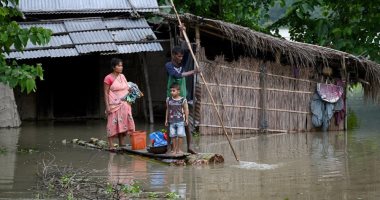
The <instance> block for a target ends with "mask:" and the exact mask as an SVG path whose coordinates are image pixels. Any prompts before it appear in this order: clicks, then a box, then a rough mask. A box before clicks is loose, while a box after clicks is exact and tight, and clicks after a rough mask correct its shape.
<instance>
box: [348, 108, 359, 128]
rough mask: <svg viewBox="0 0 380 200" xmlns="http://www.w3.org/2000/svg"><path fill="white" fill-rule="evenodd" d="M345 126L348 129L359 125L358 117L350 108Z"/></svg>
mask: <svg viewBox="0 0 380 200" xmlns="http://www.w3.org/2000/svg"><path fill="white" fill-rule="evenodd" d="M347 126H348V127H347V128H348V130H349V131H352V130H355V129H358V128H359V127H360V124H359V118H358V116H357V115H356V113H355V112H354V111H353V110H352V109H348V118H347Z"/></svg>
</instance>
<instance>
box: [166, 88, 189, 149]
mask: <svg viewBox="0 0 380 200" xmlns="http://www.w3.org/2000/svg"><path fill="white" fill-rule="evenodd" d="M179 94H180V87H179V85H178V84H177V83H173V84H172V85H171V86H170V95H171V97H168V98H167V99H166V117H165V126H168V124H170V127H169V134H170V138H171V140H172V141H173V148H172V150H171V153H172V154H183V152H182V151H181V149H182V138H183V137H185V136H186V133H185V124H186V125H188V123H189V121H188V117H189V109H188V107H187V101H186V98H185V97H181V96H180V95H179Z"/></svg>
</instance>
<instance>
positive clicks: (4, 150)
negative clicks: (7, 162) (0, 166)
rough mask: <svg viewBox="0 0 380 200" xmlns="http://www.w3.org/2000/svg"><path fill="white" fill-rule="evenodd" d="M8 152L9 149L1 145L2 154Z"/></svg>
mask: <svg viewBox="0 0 380 200" xmlns="http://www.w3.org/2000/svg"><path fill="white" fill-rule="evenodd" d="M6 153H7V149H6V148H5V147H0V155H1V154H6Z"/></svg>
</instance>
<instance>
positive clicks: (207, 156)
mask: <svg viewBox="0 0 380 200" xmlns="http://www.w3.org/2000/svg"><path fill="white" fill-rule="evenodd" d="M63 143H67V141H66V140H64V141H63ZM71 143H73V144H77V145H80V146H85V147H89V148H94V149H100V150H105V151H110V150H109V149H108V143H107V142H106V141H104V140H100V139H98V138H90V140H89V141H85V140H80V139H73V140H72V141H71ZM112 152H115V153H128V154H133V155H139V156H143V157H146V158H150V159H155V160H159V161H161V162H164V163H168V164H171V165H178V166H183V165H208V164H217V163H223V162H224V158H223V156H222V155H219V154H215V153H197V154H189V153H184V154H180V155H172V154H154V153H150V152H148V151H147V150H146V149H142V150H132V148H131V146H126V147H117V148H116V149H115V150H114V151H113V150H112Z"/></svg>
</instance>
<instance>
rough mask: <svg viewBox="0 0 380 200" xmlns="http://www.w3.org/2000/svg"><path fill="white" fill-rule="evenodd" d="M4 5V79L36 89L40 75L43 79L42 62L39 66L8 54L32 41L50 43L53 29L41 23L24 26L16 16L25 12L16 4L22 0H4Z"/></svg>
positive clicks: (0, 75) (0, 29) (0, 48)
mask: <svg viewBox="0 0 380 200" xmlns="http://www.w3.org/2000/svg"><path fill="white" fill-rule="evenodd" d="M1 2H2V3H3V5H6V6H4V7H0V53H1V54H0V82H1V83H5V84H8V85H9V86H10V87H12V88H14V87H17V86H19V87H20V89H21V91H26V92H27V93H30V92H32V91H36V82H35V80H36V78H38V79H40V80H43V69H42V66H41V64H37V65H36V66H32V65H26V64H21V65H20V64H18V63H17V62H16V61H10V60H7V59H6V58H5V53H10V52H11V51H13V50H17V51H23V50H24V48H25V47H26V46H27V44H28V42H31V43H32V44H34V45H46V44H47V43H48V42H49V41H50V37H51V35H52V31H51V30H49V29H44V28H41V27H31V28H29V29H26V28H21V27H20V26H19V24H18V23H17V22H16V21H14V20H13V18H14V17H16V16H21V13H20V11H19V10H17V9H16V8H15V6H10V5H17V4H18V0H1Z"/></svg>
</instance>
